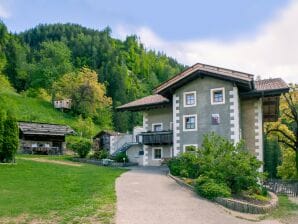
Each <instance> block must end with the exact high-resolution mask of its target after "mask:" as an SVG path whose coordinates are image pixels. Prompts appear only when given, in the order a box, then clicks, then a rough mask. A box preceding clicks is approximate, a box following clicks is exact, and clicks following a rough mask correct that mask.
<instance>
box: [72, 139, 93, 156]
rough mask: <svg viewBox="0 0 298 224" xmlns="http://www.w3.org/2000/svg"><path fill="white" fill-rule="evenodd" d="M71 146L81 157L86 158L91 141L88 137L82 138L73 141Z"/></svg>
mask: <svg viewBox="0 0 298 224" xmlns="http://www.w3.org/2000/svg"><path fill="white" fill-rule="evenodd" d="M71 148H72V150H73V151H75V152H76V153H77V154H78V155H79V157H80V158H86V156H87V155H88V153H89V152H90V150H91V142H90V140H87V139H80V140H79V141H77V142H74V143H72V144H71Z"/></svg>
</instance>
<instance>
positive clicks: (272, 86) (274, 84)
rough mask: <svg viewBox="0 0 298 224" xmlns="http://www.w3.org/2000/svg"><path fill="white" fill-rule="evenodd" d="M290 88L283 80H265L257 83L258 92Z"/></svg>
mask: <svg viewBox="0 0 298 224" xmlns="http://www.w3.org/2000/svg"><path fill="white" fill-rule="evenodd" d="M288 88H289V86H288V85H287V83H286V82H285V81H284V80H282V79H281V78H274V79H263V80H257V81H255V89H256V91H267V90H276V89H288Z"/></svg>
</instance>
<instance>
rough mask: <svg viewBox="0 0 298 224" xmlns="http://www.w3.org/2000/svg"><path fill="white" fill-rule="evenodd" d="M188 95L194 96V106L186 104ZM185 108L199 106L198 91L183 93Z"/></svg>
mask: <svg viewBox="0 0 298 224" xmlns="http://www.w3.org/2000/svg"><path fill="white" fill-rule="evenodd" d="M187 94H194V104H191V105H188V104H186V95H187ZM183 106H184V107H195V106H197V92H196V91H189V92H184V93H183Z"/></svg>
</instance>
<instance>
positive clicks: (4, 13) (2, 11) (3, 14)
mask: <svg viewBox="0 0 298 224" xmlns="http://www.w3.org/2000/svg"><path fill="white" fill-rule="evenodd" d="M9 17H10V13H9V11H8V10H7V9H6V8H5V7H4V6H3V5H0V18H4V19H7V18H9Z"/></svg>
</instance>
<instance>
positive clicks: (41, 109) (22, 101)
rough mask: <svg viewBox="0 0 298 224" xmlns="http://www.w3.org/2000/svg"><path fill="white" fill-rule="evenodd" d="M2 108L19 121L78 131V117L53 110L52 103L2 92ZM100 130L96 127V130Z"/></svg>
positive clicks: (11, 91)
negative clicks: (64, 126)
mask: <svg viewBox="0 0 298 224" xmlns="http://www.w3.org/2000/svg"><path fill="white" fill-rule="evenodd" d="M0 107H1V108H2V109H4V110H11V111H13V113H14V114H15V116H16V118H17V120H19V121H33V122H42V123H55V124H65V125H69V126H70V127H72V128H73V129H76V130H77V129H78V119H79V118H78V117H77V116H73V115H71V114H67V113H62V112H60V111H59V110H56V109H55V108H53V105H52V104H51V103H50V102H47V101H45V100H42V99H36V98H31V97H26V96H22V95H20V94H18V93H16V92H15V91H13V90H7V89H6V90H5V91H4V90H0ZM98 129H99V127H98V126H95V130H94V131H97V130H98Z"/></svg>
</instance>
